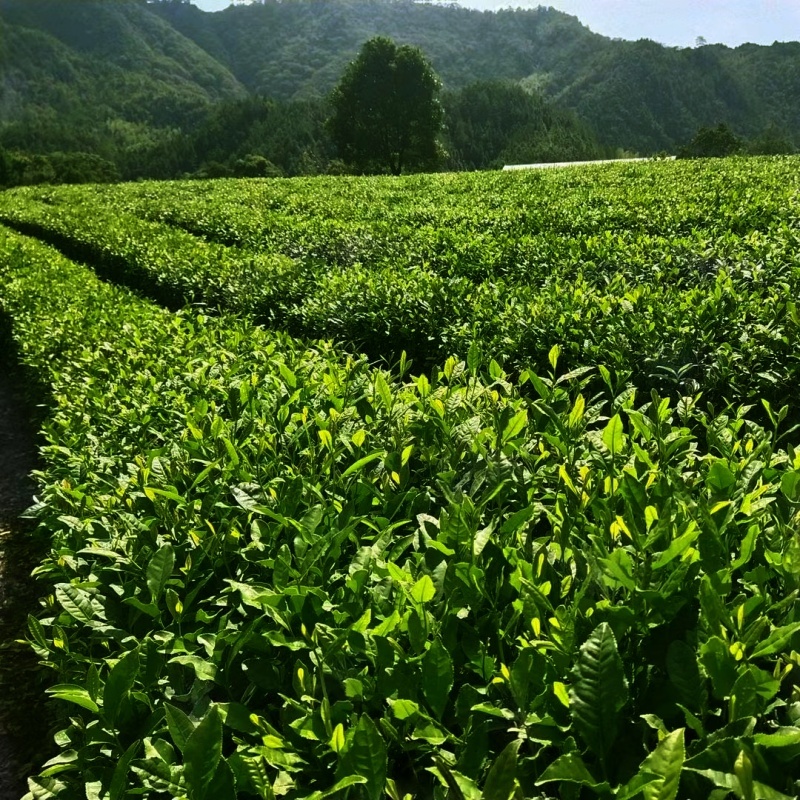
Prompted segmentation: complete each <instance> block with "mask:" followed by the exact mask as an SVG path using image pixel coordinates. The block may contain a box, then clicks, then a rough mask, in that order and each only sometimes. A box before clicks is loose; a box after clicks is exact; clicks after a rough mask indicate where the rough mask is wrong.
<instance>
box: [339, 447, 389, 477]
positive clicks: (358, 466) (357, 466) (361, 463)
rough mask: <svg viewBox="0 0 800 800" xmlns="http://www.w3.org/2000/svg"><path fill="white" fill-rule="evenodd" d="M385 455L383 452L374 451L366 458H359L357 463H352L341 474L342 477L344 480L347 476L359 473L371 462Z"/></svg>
mask: <svg viewBox="0 0 800 800" xmlns="http://www.w3.org/2000/svg"><path fill="white" fill-rule="evenodd" d="M385 455H386V451H385V450H376V451H375V452H374V453H370V454H369V455H368V456H364V458H359V459H358V461H355V462H354V463H352V464H351V465H350V466H349V467H348V468H347V469H346V470H345V471H344V472H343V473H342V477H343V478H346V477H347V476H348V475H352V474H353V473H354V472H360V471H361V470H362V469H364V467H366V466H368V465H369V464H371V463H372V462H373V461H377V460H378V459H379V458H383V457H384V456H385Z"/></svg>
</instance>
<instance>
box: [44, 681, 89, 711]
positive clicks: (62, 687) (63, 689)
mask: <svg viewBox="0 0 800 800" xmlns="http://www.w3.org/2000/svg"><path fill="white" fill-rule="evenodd" d="M47 694H49V695H52V696H53V697H55V698H56V699H57V700H66V701H67V702H68V703H75V705H78V706H81V708H85V709H87V710H89V711H92V712H95V713H97V712H98V711H99V710H100V709H99V707H98V705H97V703H95V702H94V700H92V698H91V696H90V695H89V692H87V691H86V689H84V688H83V687H82V686H75V685H74V684H70V683H60V684H58V685H57V686H51V687H50V688H49V689H47Z"/></svg>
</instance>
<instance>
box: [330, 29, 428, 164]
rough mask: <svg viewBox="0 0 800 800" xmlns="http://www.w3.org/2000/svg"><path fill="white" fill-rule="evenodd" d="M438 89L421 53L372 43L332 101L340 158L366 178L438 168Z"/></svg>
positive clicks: (332, 127) (364, 48)
mask: <svg viewBox="0 0 800 800" xmlns="http://www.w3.org/2000/svg"><path fill="white" fill-rule="evenodd" d="M439 86H440V84H439V79H438V78H437V76H436V73H435V72H434V71H433V68H432V67H431V65H430V63H429V62H428V61H427V59H426V58H425V56H424V55H423V54H422V52H421V51H420V50H419V49H418V48H416V47H411V46H410V45H401V46H398V45H397V44H395V42H393V41H392V40H391V39H387V38H385V37H380V36H379V37H376V38H374V39H370V40H369V41H368V42H366V43H365V44H364V45H363V46H362V48H361V51H360V53H359V54H358V57H357V58H356V60H355V61H353V62H352V63H351V64H350V65H349V66H348V67H347V69H346V70H345V72H344V74H343V75H342V78H341V80H340V81H339V84H338V86H337V87H336V88H335V89H334V90H333V94H332V96H331V104H332V107H333V115H332V116H331V118H330V120H329V121H328V130H329V132H330V134H331V138H332V139H333V141H334V143H335V144H336V146H337V148H338V150H339V154H340V155H341V157H342V158H343V159H344V160H345V161H346V162H347V163H348V164H350V165H352V166H353V167H355V168H356V169H357V170H359V171H362V172H380V171H385V170H388V171H390V172H391V173H392V174H393V175H399V174H400V173H401V172H402V171H403V170H404V169H415V168H416V169H425V168H428V169H432V168H433V167H435V165H436V162H437V159H438V154H439V146H438V142H437V138H436V137H437V135H438V133H439V131H440V129H441V126H442V108H441V105H440V104H439V99H438V94H439Z"/></svg>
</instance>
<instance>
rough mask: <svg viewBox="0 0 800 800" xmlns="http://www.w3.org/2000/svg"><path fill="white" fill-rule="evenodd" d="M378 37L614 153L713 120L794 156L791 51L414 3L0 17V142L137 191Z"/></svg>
mask: <svg viewBox="0 0 800 800" xmlns="http://www.w3.org/2000/svg"><path fill="white" fill-rule="evenodd" d="M376 34H383V35H388V36H391V37H393V38H395V39H396V40H398V41H399V42H409V43H412V44H416V45H418V46H420V47H421V48H422V49H423V51H424V52H425V53H426V55H427V56H428V57H429V58H430V59H431V61H432V62H433V65H434V68H435V69H436V71H437V72H438V74H439V75H440V77H441V78H442V82H443V84H444V88H445V89H446V90H448V91H451V92H452V91H457V90H461V89H463V88H464V87H467V86H470V85H472V84H474V82H476V81H498V80H506V81H513V82H519V83H521V84H522V85H523V86H525V87H526V88H528V89H532V90H538V91H541V92H543V93H544V95H545V97H547V98H549V99H550V100H552V101H555V102H556V103H558V104H559V105H561V106H564V107H566V108H567V109H570V110H572V111H574V112H575V113H576V114H577V115H578V117H579V118H581V119H582V120H583V121H584V122H586V123H587V124H588V125H589V126H590V127H591V128H592V129H593V130H594V131H595V132H596V134H597V137H598V139H599V141H600V143H601V144H602V145H604V146H607V147H612V148H613V147H624V148H629V149H633V150H637V151H639V152H642V153H652V152H656V151H659V150H665V149H666V150H672V151H674V150H675V149H676V148H678V147H680V146H681V145H683V144H685V143H686V142H687V141H688V140H689V139H690V138H691V137H692V136H693V135H694V133H695V132H696V130H697V129H698V128H699V127H700V126H702V125H715V124H716V123H718V122H723V121H724V122H727V123H729V124H730V125H732V126H733V128H734V129H735V130H736V131H737V132H738V133H739V134H741V135H744V136H747V137H753V136H755V135H757V134H758V133H760V132H761V131H763V130H764V129H765V128H767V127H769V126H770V125H771V126H773V129H775V130H780V131H785V132H786V133H787V134H788V135H789V137H790V138H794V139H795V141H796V142H798V143H800V66H798V65H799V64H800V44H796V43H794V44H776V45H773V46H771V47H759V46H755V45H745V46H742V47H739V48H736V49H730V48H727V47H723V46H717V45H715V46H705V47H701V48H698V49H685V50H681V49H676V48H666V47H662V46H661V45H658V44H656V43H654V42H650V41H646V40H643V41H639V42H624V41H618V40H611V39H608V38H606V37H603V36H600V35H598V34H594V33H592V32H591V31H590V30H589V29H588V28H586V27H585V26H584V25H582V24H581V23H580V21H579V20H578V19H577V18H575V17H571V16H568V15H566V14H563V13H561V12H559V11H556V10H554V9H551V8H539V9H528V10H523V9H517V10H502V11H497V12H480V11H474V10H469V9H464V8H460V7H458V6H456V5H434V4H429V3H415V2H412V1H411V0H291V1H288V0H282V1H281V0H264V1H263V2H259V3H255V4H252V5H246V6H232V7H230V8H228V9H227V10H225V11H222V12H218V13H206V12H203V11H200V10H199V9H197V8H196V7H194V6H193V5H191V4H190V3H188V2H183V1H182V0H156V1H155V2H145V0H70V1H69V2H64V0H0V134H1V137H0V143H1V144H2V145H4V146H5V147H7V148H12V149H14V148H15V149H19V150H23V151H26V152H29V153H49V152H52V151H54V150H65V151H73V152H75V151H83V152H91V153H94V154H97V155H100V156H103V157H105V158H108V159H109V160H112V161H114V162H115V163H116V164H117V165H118V166H119V167H120V169H121V171H122V174H124V175H128V176H135V175H138V174H143V169H142V168H140V164H141V163H142V160H143V159H144V158H145V157H144V156H143V155H142V154H143V153H148V154H150V155H148V156H147V159H149V161H148V164H147V169H146V170H144V173H146V174H149V175H152V176H162V177H165V176H169V175H175V174H180V172H181V171H184V170H186V169H187V168H188V167H187V166H186V165H187V164H190V163H193V162H192V159H191V158H190V157H188V156H186V153H185V151H186V148H187V147H189V149H191V147H193V146H194V145H193V144H191V143H190V144H189V145H186V143H185V141H184V142H183V144H182V143H181V142H179V141H178V139H179V138H180V137H182V136H183V135H184V134H185V133H186V132H189V131H192V130H196V129H197V128H198V126H201V125H203V124H204V122H205V121H206V120H207V119H208V117H209V110H210V109H213V108H219V106H220V104H222V103H229V102H231V101H236V100H238V99H241V98H244V97H246V96H247V95H248V94H260V95H264V96H266V97H270V98H273V99H275V100H277V101H280V102H283V103H287V102H293V103H295V102H296V101H305V100H311V101H314V100H315V99H316V100H319V99H320V98H324V97H325V96H326V95H327V93H328V92H329V91H330V89H331V88H332V87H333V86H334V84H335V83H336V81H337V80H338V78H339V76H340V75H341V73H342V70H343V69H344V67H345V65H346V64H347V63H348V61H350V60H351V59H352V58H353V57H354V56H355V54H356V53H357V51H358V48H359V47H360V45H361V44H362V43H363V42H364V41H365V40H366V39H368V38H370V37H371V36H374V35H376ZM317 105H319V104H317ZM293 108H294V109H295V110H293V111H290V112H287V113H288V114H289V116H291V115H292V114H294V115H297V114H298V113H299V112H298V111H297V110H296V109H297V108H299V106H294V107H293ZM309 113H310V112H309ZM312 116H313V118H314V120H316V119H317V118H318V117H323V116H324V109H322V110H319V109H318V110H317V111H314V112H313V114H312ZM314 125H317V123H316V122H314ZM292 127H293V126H289V128H288V134H287V135H288V137H289V139H292V138H293V136H294V134H293V133H292ZM299 127H302V125H299ZM319 130H321V129H319ZM315 131H317V128H315ZM319 135H321V134H320V133H319V132H316V133H314V136H316V137H317V138H318V137H319ZM312 138H313V137H312ZM173 140H174V142H175V146H173V145H172V144H171V141H173ZM154 152H155V153H157V155H156V156H155V161H156V163H155V164H154V163H153V158H154V157H153V156H152V154H153V153H154ZM176 153H177V154H178V155H176ZM267 157H269V158H271V157H272V156H271V155H269V154H267ZM200 160H202V159H200Z"/></svg>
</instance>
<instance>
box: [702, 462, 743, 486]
mask: <svg viewBox="0 0 800 800" xmlns="http://www.w3.org/2000/svg"><path fill="white" fill-rule="evenodd" d="M706 482H707V483H708V485H709V486H710V487H711V488H712V489H714V490H716V491H717V492H724V491H725V490H726V489H729V488H730V487H731V486H733V484H734V483H736V476H735V475H734V474H733V472H731V470H730V467H729V466H728V465H727V463H726V462H725V461H723V460H722V459H717V460H716V461H715V462H714V463H713V464H712V465H711V468H710V469H709V470H708V476H707V477H706Z"/></svg>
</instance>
